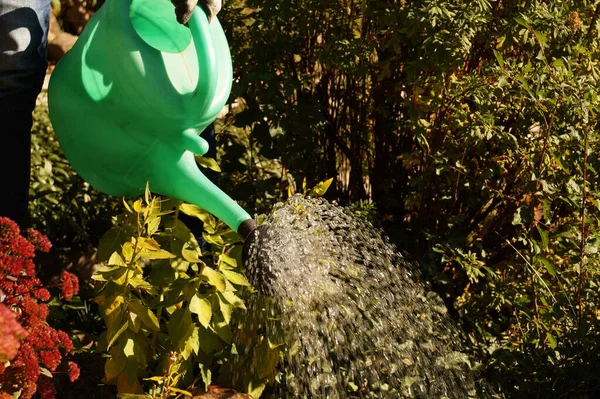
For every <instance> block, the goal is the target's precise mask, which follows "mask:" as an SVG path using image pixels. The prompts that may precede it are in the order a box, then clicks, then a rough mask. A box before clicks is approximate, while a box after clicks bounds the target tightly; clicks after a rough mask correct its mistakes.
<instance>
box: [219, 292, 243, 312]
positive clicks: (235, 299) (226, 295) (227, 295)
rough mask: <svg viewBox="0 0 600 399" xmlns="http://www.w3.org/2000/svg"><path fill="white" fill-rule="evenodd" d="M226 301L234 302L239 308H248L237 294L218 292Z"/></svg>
mask: <svg viewBox="0 0 600 399" xmlns="http://www.w3.org/2000/svg"><path fill="white" fill-rule="evenodd" d="M218 295H219V296H220V297H222V298H223V299H224V300H225V301H227V302H228V303H230V304H232V305H233V306H234V307H236V308H238V309H244V310H245V309H246V305H244V301H243V300H242V299H241V298H239V297H238V296H237V295H235V294H234V293H233V292H223V293H219V294H218Z"/></svg>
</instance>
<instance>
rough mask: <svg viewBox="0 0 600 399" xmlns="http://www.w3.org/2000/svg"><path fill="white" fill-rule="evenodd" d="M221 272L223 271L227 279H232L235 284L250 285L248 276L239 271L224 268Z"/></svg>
mask: <svg viewBox="0 0 600 399" xmlns="http://www.w3.org/2000/svg"><path fill="white" fill-rule="evenodd" d="M221 273H223V275H224V276H225V277H226V278H227V280H229V281H231V282H232V283H233V284H237V285H243V286H246V287H249V286H250V283H249V282H248V280H247V279H246V277H244V276H243V275H241V274H239V273H236V272H232V271H231V270H223V271H221Z"/></svg>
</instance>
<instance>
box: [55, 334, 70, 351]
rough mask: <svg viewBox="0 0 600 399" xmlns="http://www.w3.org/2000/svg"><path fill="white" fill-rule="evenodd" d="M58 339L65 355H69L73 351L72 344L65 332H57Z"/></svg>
mask: <svg viewBox="0 0 600 399" xmlns="http://www.w3.org/2000/svg"><path fill="white" fill-rule="evenodd" d="M57 335H58V339H59V341H60V343H61V344H62V346H63V348H65V353H70V352H71V351H72V350H73V342H72V341H71V339H70V338H69V336H68V335H67V333H66V332H64V331H60V330H58V331H57Z"/></svg>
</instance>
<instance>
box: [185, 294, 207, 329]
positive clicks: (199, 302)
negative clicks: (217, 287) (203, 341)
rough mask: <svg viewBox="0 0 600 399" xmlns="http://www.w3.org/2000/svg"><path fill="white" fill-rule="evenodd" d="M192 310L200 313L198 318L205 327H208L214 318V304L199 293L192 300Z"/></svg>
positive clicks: (197, 313)
mask: <svg viewBox="0 0 600 399" xmlns="http://www.w3.org/2000/svg"><path fill="white" fill-rule="evenodd" d="M190 311H191V312H192V313H194V314H196V315H198V320H199V321H200V324H202V325H203V326H204V327H205V328H208V326H209V324H210V320H211V318H212V306H211V304H210V301H209V300H208V299H206V298H204V297H200V296H199V295H198V294H196V295H194V296H193V297H192V299H191V300H190Z"/></svg>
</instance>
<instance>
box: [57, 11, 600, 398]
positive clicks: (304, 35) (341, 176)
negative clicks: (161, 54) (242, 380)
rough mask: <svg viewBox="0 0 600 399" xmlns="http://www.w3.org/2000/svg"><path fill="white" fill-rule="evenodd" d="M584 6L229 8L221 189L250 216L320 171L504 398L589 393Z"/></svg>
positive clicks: (594, 140)
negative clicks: (367, 222)
mask: <svg viewBox="0 0 600 399" xmlns="http://www.w3.org/2000/svg"><path fill="white" fill-rule="evenodd" d="M63 3H64V4H66V3H65V2H63ZM71 3H73V2H71ZM85 3H86V4H87V2H85ZM92 3H93V4H92ZM64 4H63V6H64ZM69 4H70V3H69ZM82 4H83V3H82ZM98 4H100V2H90V5H89V6H86V5H85V4H83V5H82V7H84V9H85V8H86V7H88V8H89V10H90V11H93V9H94V7H97V6H98ZM599 17H600V4H599V3H598V2H591V1H524V0H520V1H519V0H504V1H500V0H499V1H486V0H477V1H471V2H464V1H458V0H423V1H419V2H409V1H405V0H377V1H364V0H362V1H359V0H321V1H316V0H302V1H300V0H290V1H285V2H274V1H266V0H245V1H244V0H231V1H226V2H225V9H224V10H223V12H222V13H221V14H220V16H219V18H220V19H221V21H222V23H223V25H224V26H225V28H226V32H227V34H228V37H229V40H230V46H231V50H232V55H233V65H234V69H235V71H234V73H235V84H234V88H233V92H232V96H231V98H230V105H231V106H230V112H229V114H228V115H227V116H226V117H225V118H223V119H222V120H219V121H218V122H217V130H218V132H219V136H218V142H219V152H218V161H219V164H220V166H221V169H222V170H223V172H222V173H221V175H220V179H219V183H220V185H221V186H222V187H223V189H224V190H225V191H226V192H228V193H231V195H232V196H233V197H234V198H235V199H237V200H238V201H240V202H242V204H243V205H244V206H245V207H246V208H247V209H248V210H249V211H251V212H265V211H268V210H269V209H270V207H271V205H272V204H273V203H274V202H275V201H277V200H278V199H281V198H284V197H285V196H286V192H287V191H290V192H293V191H295V190H297V191H301V190H302V189H301V188H300V187H299V186H300V184H299V182H301V181H303V178H305V177H306V179H307V181H308V185H309V186H312V185H314V184H315V183H316V182H318V181H322V180H325V179H326V178H329V177H333V178H334V182H333V184H332V186H331V188H330V189H329V191H328V194H327V195H328V198H329V199H336V200H339V201H341V202H342V203H344V204H346V203H352V204H353V206H354V207H355V208H357V209H360V210H362V212H363V214H364V215H366V216H367V217H370V218H372V219H374V220H376V221H377V223H378V224H379V225H381V226H382V227H384V228H385V229H386V230H387V231H388V233H389V234H390V235H391V237H392V238H393V240H394V241H395V242H396V243H397V245H398V247H399V248H400V249H402V250H405V251H406V252H407V256H408V257H410V258H411V259H413V260H416V261H418V262H419V263H420V264H421V265H422V267H423V269H424V271H425V275H426V276H427V278H428V279H429V280H431V281H432V283H433V284H434V287H435V289H436V290H437V291H438V292H439V293H440V294H441V295H442V297H443V298H444V299H445V301H446V304H447V305H448V307H449V309H450V311H451V313H452V314H453V315H454V317H455V318H456V319H457V320H458V321H459V322H460V323H461V325H462V326H463V328H464V329H465V331H466V333H467V334H468V337H469V340H470V347H471V350H472V355H473V356H474V357H477V358H480V359H482V360H483V361H484V364H485V365H486V368H487V374H488V377H489V378H490V379H491V380H493V381H496V382H498V383H499V384H500V385H501V386H502V388H503V390H504V391H505V392H506V394H507V395H508V396H509V397H531V396H533V395H536V396H551V397H585V396H590V395H592V394H594V393H595V392H596V391H597V390H598V388H599V387H600V381H598V377H597V376H598V371H599V370H600V362H599V361H598V359H600V356H599V355H600V348H598V343H597V342H599V338H600V336H599V331H598V327H599V326H598V320H599V318H600V311H599V310H600V309H599V305H600V300H599V298H598V293H597V292H598V287H597V282H596V281H597V273H598V271H600V264H599V259H598V234H599V231H600V227H599V226H600V222H599V210H600V198H599V188H598V181H599V179H598V170H599V167H600V165H599V161H598V157H597V153H598V149H599V146H600V145H599V142H598V139H599V137H598V129H597V127H598V105H599V102H598V78H599V70H598V61H597V60H598V55H599V51H598V45H599V26H598V22H599V21H598V18H599ZM65 26H66V25H65Z"/></svg>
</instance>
